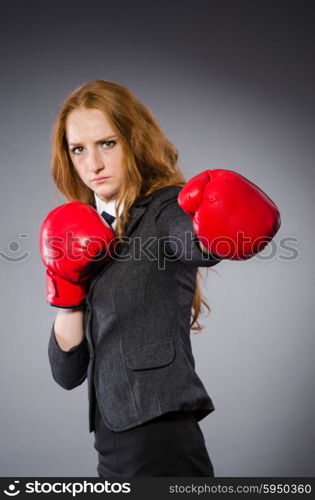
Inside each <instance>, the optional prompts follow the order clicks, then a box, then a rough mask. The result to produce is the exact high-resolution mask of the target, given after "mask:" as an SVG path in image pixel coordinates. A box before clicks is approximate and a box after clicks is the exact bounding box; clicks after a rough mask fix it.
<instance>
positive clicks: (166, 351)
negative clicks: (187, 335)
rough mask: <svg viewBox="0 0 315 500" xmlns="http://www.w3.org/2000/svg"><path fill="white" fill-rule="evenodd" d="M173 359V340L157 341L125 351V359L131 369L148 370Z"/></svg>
mask: <svg viewBox="0 0 315 500" xmlns="http://www.w3.org/2000/svg"><path fill="white" fill-rule="evenodd" d="M174 359H175V349H174V342H173V340H170V341H167V342H159V343H158V344H151V345H146V346H144V347H142V348H141V349H137V350H136V351H128V352H126V353H125V360H126V364H127V366H128V368H130V369H131V370H149V369H150V368H160V367H162V366H167V365H169V364H170V363H172V362H173V361H174Z"/></svg>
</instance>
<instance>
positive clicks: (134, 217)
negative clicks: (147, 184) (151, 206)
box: [124, 194, 152, 236]
mask: <svg viewBox="0 0 315 500" xmlns="http://www.w3.org/2000/svg"><path fill="white" fill-rule="evenodd" d="M151 199H152V194H150V195H148V196H145V197H144V198H136V200H135V202H134V203H133V205H132V206H131V207H130V209H129V218H128V222H127V224H126V229H125V232H124V235H125V236H130V235H131V234H132V233H133V232H134V230H135V229H136V227H137V225H138V223H139V222H140V220H141V218H142V216H143V214H144V212H145V211H146V205H147V204H148V203H149V202H150V201H151Z"/></svg>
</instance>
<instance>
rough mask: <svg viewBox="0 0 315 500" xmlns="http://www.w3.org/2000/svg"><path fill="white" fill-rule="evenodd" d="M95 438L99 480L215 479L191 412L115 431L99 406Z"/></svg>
mask: <svg viewBox="0 0 315 500" xmlns="http://www.w3.org/2000/svg"><path fill="white" fill-rule="evenodd" d="M94 436H95V441H94V447H95V449H96V451H97V453H98V460H99V462H98V466H97V472H98V475H99V477H120V476H121V477H135V476H163V477H165V476H171V477H172V476H173V477H214V471H213V466H212V463H211V460H210V457H209V454H208V452H207V448H206V444H205V440H204V436H203V433H202V431H201V429H200V426H199V424H198V422H197V420H196V419H195V417H194V416H193V415H192V414H191V413H189V412H186V411H174V412H168V413H165V414H163V415H161V416H159V417H157V418H154V419H152V420H149V421H148V422H145V423H144V424H142V425H140V426H137V427H133V428H132V429H127V430H126V431H122V432H114V431H112V430H111V429H109V428H108V427H107V426H106V425H105V422H104V420H103V418H102V416H101V413H100V410H99V407H98V404H96V408H95V431H94Z"/></svg>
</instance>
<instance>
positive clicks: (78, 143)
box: [68, 135, 117, 147]
mask: <svg viewBox="0 0 315 500" xmlns="http://www.w3.org/2000/svg"><path fill="white" fill-rule="evenodd" d="M114 138H115V139H116V138H117V137H116V136H115V135H109V136H108V137H104V138H103V139H99V140H98V141H95V144H100V143H101V142H104V141H108V140H109V139H114ZM80 144H81V143H80V142H69V144H68V146H69V147H70V146H71V147H73V146H80Z"/></svg>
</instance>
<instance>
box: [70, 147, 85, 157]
mask: <svg viewBox="0 0 315 500" xmlns="http://www.w3.org/2000/svg"><path fill="white" fill-rule="evenodd" d="M82 150H83V147H82V146H75V147H74V148H72V149H71V153H73V154H75V155H77V154H80V153H82Z"/></svg>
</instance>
